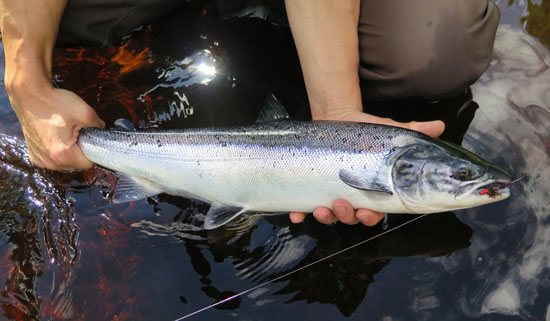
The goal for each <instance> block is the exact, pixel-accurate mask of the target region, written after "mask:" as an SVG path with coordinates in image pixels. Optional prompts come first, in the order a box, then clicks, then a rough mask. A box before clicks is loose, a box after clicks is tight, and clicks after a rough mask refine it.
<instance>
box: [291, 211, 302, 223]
mask: <svg viewBox="0 0 550 321" xmlns="http://www.w3.org/2000/svg"><path fill="white" fill-rule="evenodd" d="M289 216H290V221H291V222H292V223H294V224H296V223H302V222H303V221H304V220H305V219H306V213H301V212H290V214H289Z"/></svg>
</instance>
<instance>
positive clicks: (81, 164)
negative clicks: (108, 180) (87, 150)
mask: <svg viewBox="0 0 550 321" xmlns="http://www.w3.org/2000/svg"><path fill="white" fill-rule="evenodd" d="M66 161H67V162H68V164H70V165H71V167H72V168H74V169H77V170H83V169H88V168H90V167H92V166H93V165H94V163H92V162H91V161H90V160H88V159H87V158H86V156H84V154H82V151H81V150H80V148H79V147H78V145H76V144H75V145H73V146H71V148H70V149H69V151H68V155H67V159H66Z"/></svg>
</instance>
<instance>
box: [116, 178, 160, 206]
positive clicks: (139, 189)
mask: <svg viewBox="0 0 550 321" xmlns="http://www.w3.org/2000/svg"><path fill="white" fill-rule="evenodd" d="M159 193H162V191H161V190H160V189H159V188H157V187H154V186H153V185H152V184H148V183H147V182H146V181H145V180H143V181H142V180H140V179H138V178H132V177H128V176H125V175H123V174H120V173H118V174H117V182H116V186H115V190H114V192H113V203H126V202H132V201H139V200H140V199H143V198H146V197H149V196H152V195H156V194H159Z"/></svg>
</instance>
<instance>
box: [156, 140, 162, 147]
mask: <svg viewBox="0 0 550 321" xmlns="http://www.w3.org/2000/svg"><path fill="white" fill-rule="evenodd" d="M157 146H158V147H162V144H161V143H160V139H157Z"/></svg>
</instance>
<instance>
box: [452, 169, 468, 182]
mask: <svg viewBox="0 0 550 321" xmlns="http://www.w3.org/2000/svg"><path fill="white" fill-rule="evenodd" d="M453 177H454V178H456V179H458V180H461V181H469V180H471V179H472V170H471V169H469V168H468V167H466V166H462V167H460V168H459V169H458V170H456V171H455V172H454V173H453Z"/></svg>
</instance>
